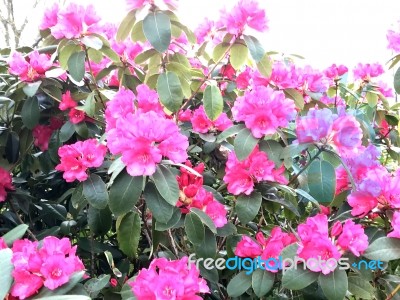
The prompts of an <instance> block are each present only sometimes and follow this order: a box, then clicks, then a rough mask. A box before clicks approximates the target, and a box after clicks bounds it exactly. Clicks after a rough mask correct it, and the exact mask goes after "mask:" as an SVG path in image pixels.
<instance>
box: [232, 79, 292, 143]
mask: <svg viewBox="0 0 400 300" xmlns="http://www.w3.org/2000/svg"><path fill="white" fill-rule="evenodd" d="M232 114H233V117H234V119H235V120H236V121H239V122H240V121H243V122H244V123H245V125H246V127H247V128H248V129H250V131H251V133H252V134H253V136H254V137H256V138H261V137H263V136H265V135H268V134H274V133H275V132H276V131H277V129H278V128H279V127H286V126H287V125H288V124H289V121H291V120H293V119H294V117H295V116H296V108H295V104H294V102H293V100H291V99H287V98H286V97H285V94H284V93H283V92H281V91H274V90H273V89H272V88H270V87H265V86H257V87H255V88H254V89H253V90H251V91H246V92H245V93H244V95H243V96H241V97H238V98H237V99H236V101H235V104H234V106H233V107H232Z"/></svg>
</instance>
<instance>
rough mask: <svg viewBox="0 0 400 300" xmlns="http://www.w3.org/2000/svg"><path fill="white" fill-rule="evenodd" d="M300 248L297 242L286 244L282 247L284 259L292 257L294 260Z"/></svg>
mask: <svg viewBox="0 0 400 300" xmlns="http://www.w3.org/2000/svg"><path fill="white" fill-rule="evenodd" d="M298 248H299V245H298V244H297V243H293V244H290V245H288V246H286V247H285V248H283V249H282V251H281V255H280V256H281V257H282V261H284V260H285V259H288V258H290V259H292V260H293V261H294V259H295V257H296V254H297V249H298Z"/></svg>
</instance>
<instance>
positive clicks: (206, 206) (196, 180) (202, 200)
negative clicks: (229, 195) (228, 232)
mask: <svg viewBox="0 0 400 300" xmlns="http://www.w3.org/2000/svg"><path fill="white" fill-rule="evenodd" d="M186 165H187V166H188V167H190V168H191V167H192V164H191V163H190V161H187V162H186ZM193 169H194V170H195V171H196V172H198V173H199V174H202V173H203V171H204V164H202V163H201V164H198V165H197V166H195V167H194V168H193ZM180 171H181V174H180V175H179V176H177V177H176V179H177V181H178V184H179V189H180V193H179V201H178V203H177V204H176V205H177V206H178V207H180V208H181V211H182V212H183V213H188V212H189V211H190V208H192V207H195V208H198V209H201V210H203V211H204V212H205V213H206V214H207V215H208V216H209V217H210V218H211V220H213V222H214V224H215V226H216V227H217V228H218V227H222V226H224V225H225V224H226V223H228V221H227V218H226V213H227V211H226V208H225V206H224V205H223V204H221V203H220V202H218V201H217V200H216V199H215V198H214V196H213V194H212V193H211V192H209V191H207V190H206V189H205V188H204V187H203V177H199V176H197V175H195V174H193V173H192V172H190V171H188V170H187V169H186V168H183V167H181V168H180Z"/></svg>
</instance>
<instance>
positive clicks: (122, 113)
mask: <svg viewBox="0 0 400 300" xmlns="http://www.w3.org/2000/svg"><path fill="white" fill-rule="evenodd" d="M135 100H137V102H136V103H137V108H136V107H135V102H134V101H135ZM105 116H106V123H107V124H106V133H107V146H108V148H109V149H110V152H111V153H112V154H115V155H117V154H121V155H122V161H123V162H124V164H125V165H126V166H127V172H128V173H129V174H130V175H132V176H140V175H152V174H154V172H155V171H156V166H157V164H158V163H160V162H161V159H162V157H163V156H164V157H167V158H169V159H170V160H172V161H173V162H175V163H181V162H185V161H186V159H187V153H186V149H187V147H188V146H189V142H188V138H187V137H186V136H184V135H183V134H181V133H180V131H179V127H178V126H177V125H176V124H175V123H174V121H173V120H171V119H168V118H167V117H166V116H165V114H164V112H163V110H162V107H161V105H160V102H159V100H158V95H157V93H156V92H154V91H152V90H150V89H149V88H148V87H147V86H146V85H140V86H139V87H138V89H137V97H135V95H134V94H133V93H132V92H131V91H130V90H124V89H121V90H120V91H119V92H118V93H116V94H115V96H114V97H113V99H112V100H111V101H109V102H108V103H107V109H106V112H105Z"/></svg>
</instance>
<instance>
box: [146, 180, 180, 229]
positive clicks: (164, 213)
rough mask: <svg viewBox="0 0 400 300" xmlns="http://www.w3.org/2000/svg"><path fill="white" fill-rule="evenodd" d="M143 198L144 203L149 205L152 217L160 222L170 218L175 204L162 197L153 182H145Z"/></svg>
mask: <svg viewBox="0 0 400 300" xmlns="http://www.w3.org/2000/svg"><path fill="white" fill-rule="evenodd" d="M144 198H145V200H146V204H147V206H148V207H149V209H150V211H151V213H152V214H153V217H154V218H155V219H156V220H157V221H158V222H161V223H164V224H166V223H168V221H169V220H170V219H171V218H172V215H173V213H174V208H175V206H172V205H171V204H169V203H168V202H167V201H166V200H165V199H164V198H162V197H161V195H160V193H159V192H158V191H157V188H156V187H155V185H154V183H152V182H149V183H147V184H146V188H145V190H144Z"/></svg>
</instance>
